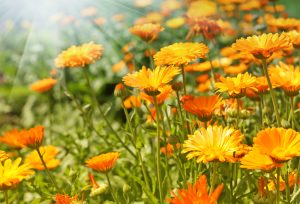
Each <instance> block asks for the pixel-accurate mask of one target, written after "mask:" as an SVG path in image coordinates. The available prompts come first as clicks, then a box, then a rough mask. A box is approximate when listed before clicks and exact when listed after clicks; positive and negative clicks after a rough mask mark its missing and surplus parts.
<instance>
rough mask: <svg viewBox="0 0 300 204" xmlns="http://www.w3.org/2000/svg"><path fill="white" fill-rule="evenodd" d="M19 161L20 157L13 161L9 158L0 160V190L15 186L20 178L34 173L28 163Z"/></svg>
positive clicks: (22, 178) (25, 177)
mask: <svg viewBox="0 0 300 204" xmlns="http://www.w3.org/2000/svg"><path fill="white" fill-rule="evenodd" d="M21 161H22V159H21V158H17V159H16V160H15V161H13V162H12V160H11V159H6V160H5V161H4V162H3V163H2V162H0V190H8V189H12V188H15V187H16V186H17V185H18V184H19V183H20V182H21V181H22V180H24V179H27V178H28V177H30V176H31V175H33V174H34V171H32V170H31V169H30V165H29V164H26V163H25V164H22V165H20V163H21Z"/></svg>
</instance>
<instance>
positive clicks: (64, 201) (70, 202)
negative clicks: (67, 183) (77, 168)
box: [55, 193, 78, 204]
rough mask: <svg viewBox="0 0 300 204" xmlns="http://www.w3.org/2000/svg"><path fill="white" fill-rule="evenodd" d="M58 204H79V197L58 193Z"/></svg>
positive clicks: (56, 198)
mask: <svg viewBox="0 0 300 204" xmlns="http://www.w3.org/2000/svg"><path fill="white" fill-rule="evenodd" d="M55 201H56V204H75V203H77V202H78V196H77V195H75V196H74V197H71V196H69V195H67V194H60V193H57V194H56V195H55Z"/></svg>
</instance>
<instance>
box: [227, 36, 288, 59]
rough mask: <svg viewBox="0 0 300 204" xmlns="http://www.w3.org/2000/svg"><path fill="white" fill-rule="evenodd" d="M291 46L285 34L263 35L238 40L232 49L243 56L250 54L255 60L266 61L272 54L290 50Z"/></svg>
mask: <svg viewBox="0 0 300 204" xmlns="http://www.w3.org/2000/svg"><path fill="white" fill-rule="evenodd" d="M291 45H292V44H291V41H290V38H289V37H288V35H287V34H285V33H282V34H278V33H275V34H272V33H269V34H266V33H264V34H262V35H259V36H257V35H253V36H251V37H247V38H246V39H245V38H241V39H238V40H237V41H236V42H235V43H234V44H233V45H232V47H233V48H234V49H236V50H238V51H241V52H243V54H244V55H248V54H251V55H253V56H254V57H255V58H257V59H268V58H270V57H271V56H272V54H273V53H274V52H277V51H280V50H283V49H287V48H290V47H291Z"/></svg>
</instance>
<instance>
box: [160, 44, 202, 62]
mask: <svg viewBox="0 0 300 204" xmlns="http://www.w3.org/2000/svg"><path fill="white" fill-rule="evenodd" d="M207 53H208V47H207V46H206V45H204V44H203V43H189V42H187V43H174V44H172V45H169V46H166V47H163V48H161V49H160V51H159V52H157V53H156V54H155V55H154V62H155V64H156V65H158V66H164V65H175V66H180V65H187V64H188V63H189V62H191V61H194V60H196V59H198V58H205V56H206V54H207Z"/></svg>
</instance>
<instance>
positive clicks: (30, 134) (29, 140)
mask: <svg viewBox="0 0 300 204" xmlns="http://www.w3.org/2000/svg"><path fill="white" fill-rule="evenodd" d="M21 135H22V137H21V138H20V143H21V144H22V145H23V146H26V147H30V148H32V149H36V148H38V147H39V146H41V144H42V142H43V139H44V127H43V126H41V125H38V126H36V127H34V128H31V129H29V130H22V132H21Z"/></svg>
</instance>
